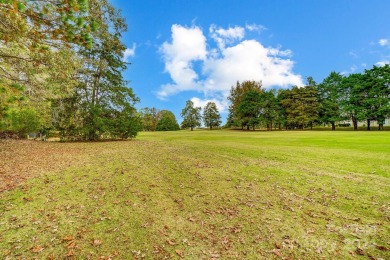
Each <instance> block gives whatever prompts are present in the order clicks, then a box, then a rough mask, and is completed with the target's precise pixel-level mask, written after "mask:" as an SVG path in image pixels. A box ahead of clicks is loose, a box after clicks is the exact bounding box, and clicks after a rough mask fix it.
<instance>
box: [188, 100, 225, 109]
mask: <svg viewBox="0 0 390 260" xmlns="http://www.w3.org/2000/svg"><path fill="white" fill-rule="evenodd" d="M191 101H192V102H193V103H194V106H195V107H201V108H202V110H203V108H204V107H205V106H206V104H207V103H208V102H214V103H215V105H216V106H217V108H218V111H219V112H221V111H224V110H225V109H226V107H227V105H228V104H227V101H224V100H223V101H221V100H218V99H216V98H213V99H200V98H198V97H193V98H191Z"/></svg>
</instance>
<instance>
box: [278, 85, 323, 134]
mask: <svg viewBox="0 0 390 260" xmlns="http://www.w3.org/2000/svg"><path fill="white" fill-rule="evenodd" d="M279 93H280V95H282V96H283V99H282V100H281V105H282V106H283V108H284V109H285V112H286V118H287V124H288V125H289V127H290V128H294V127H297V128H300V129H303V128H304V127H305V126H306V125H309V126H310V127H312V125H313V123H314V121H315V120H316V119H317V118H318V108H319V103H318V96H317V90H316V89H315V87H313V86H306V87H303V88H299V87H293V88H292V89H287V90H281V91H280V92H279Z"/></svg>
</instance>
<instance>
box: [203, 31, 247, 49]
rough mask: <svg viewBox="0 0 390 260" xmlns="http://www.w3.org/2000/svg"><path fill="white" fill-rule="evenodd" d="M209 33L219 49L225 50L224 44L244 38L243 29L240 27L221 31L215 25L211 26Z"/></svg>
mask: <svg viewBox="0 0 390 260" xmlns="http://www.w3.org/2000/svg"><path fill="white" fill-rule="evenodd" d="M209 31H210V34H211V37H212V38H213V39H214V40H215V41H216V43H217V44H218V47H219V48H220V49H223V48H225V45H226V44H231V43H233V42H234V41H236V40H241V39H243V38H244V36H245V28H243V27H240V26H235V27H229V28H228V29H223V28H217V26H216V25H211V26H210V29H209Z"/></svg>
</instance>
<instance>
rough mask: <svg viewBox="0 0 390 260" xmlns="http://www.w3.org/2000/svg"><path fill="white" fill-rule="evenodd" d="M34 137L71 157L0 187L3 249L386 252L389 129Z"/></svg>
mask: <svg viewBox="0 0 390 260" xmlns="http://www.w3.org/2000/svg"><path fill="white" fill-rule="evenodd" d="M1 145H2V143H0V146H1ZM39 145H40V146H48V147H50V149H51V151H52V153H55V150H56V148H58V149H62V150H64V149H65V150H66V151H67V150H69V151H77V152H75V153H74V160H75V163H74V164H73V163H72V160H73V159H72V157H69V156H68V157H58V156H57V157H53V158H55V159H56V160H58V161H53V162H52V163H53V164H54V165H56V164H59V165H61V167H57V168H56V167H54V168H45V169H50V170H41V171H36V172H37V174H36V177H35V178H31V179H28V180H26V181H24V182H23V183H22V184H21V185H19V186H18V187H17V188H14V189H11V190H7V191H3V192H1V193H0V258H1V257H2V258H5V259H19V258H21V259H24V258H25V259H32V258H34V257H35V258H37V259H47V258H48V259H64V258H65V259H67V258H69V259H99V258H101V259H110V258H114V259H133V258H135V259H141V258H145V259H164V258H167V259H171V258H173V259H175V258H176V259H178V258H184V259H218V258H221V259H273V258H276V259H323V258H324V259H356V258H358V259H359V258H362V259H389V258H390V252H389V248H390V225H389V224H390V178H389V177H390V132H337V131H336V132H328V131H327V132H326V131H291V132H284V131H283V132H277V131H275V132H265V131H261V132H260V131H258V132H241V131H205V130H203V131H194V132H190V131H179V132H165V133H163V132H156V133H140V135H139V137H137V139H136V140H132V141H123V142H101V143H42V142H41V143H39ZM12 147H13V150H12V152H13V153H15V154H16V153H18V152H20V151H18V149H34V148H26V147H25V146H20V147H19V146H18V142H14V143H13V144H12ZM4 151H5V152H6V149H5V150H4ZM4 151H3V153H5V152H4ZM0 154H1V149H0ZM8 156H10V155H9V154H8ZM61 158H63V160H67V163H66V164H64V163H63V162H61ZM7 162H8V161H7ZM7 162H2V163H3V164H2V167H3V171H5V170H4V169H11V168H12V165H7ZM60 162H61V163H60ZM9 163H11V161H10V162H9ZM13 163H14V164H15V162H13ZM34 164H35V165H33V166H34V167H35V168H39V167H40V165H39V161H38V162H36V161H34ZM0 166H1V164H0ZM7 167H8V168H7ZM42 167H43V166H42ZM1 171H2V168H1V167H0V174H1ZM8 171H9V170H8Z"/></svg>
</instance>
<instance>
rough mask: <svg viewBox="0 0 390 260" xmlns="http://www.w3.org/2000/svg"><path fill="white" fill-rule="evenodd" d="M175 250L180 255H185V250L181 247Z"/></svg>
mask: <svg viewBox="0 0 390 260" xmlns="http://www.w3.org/2000/svg"><path fill="white" fill-rule="evenodd" d="M175 252H176V254H177V255H178V256H180V257H184V253H183V250H180V249H175Z"/></svg>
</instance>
